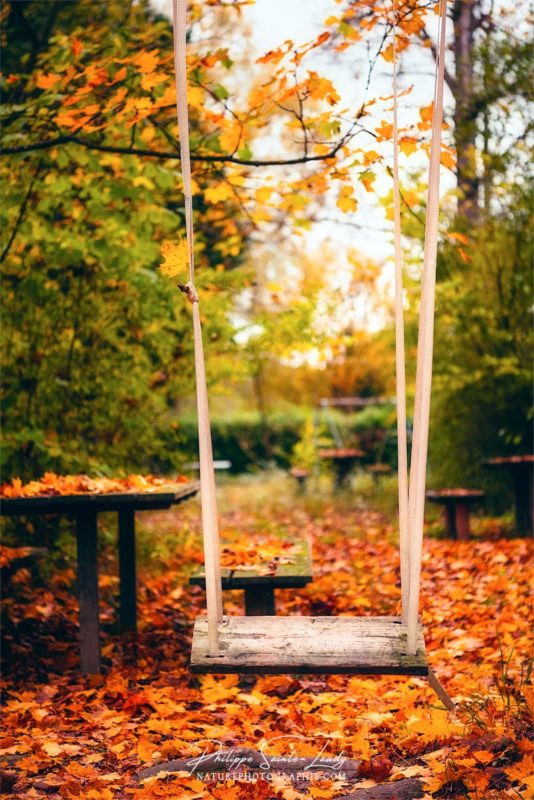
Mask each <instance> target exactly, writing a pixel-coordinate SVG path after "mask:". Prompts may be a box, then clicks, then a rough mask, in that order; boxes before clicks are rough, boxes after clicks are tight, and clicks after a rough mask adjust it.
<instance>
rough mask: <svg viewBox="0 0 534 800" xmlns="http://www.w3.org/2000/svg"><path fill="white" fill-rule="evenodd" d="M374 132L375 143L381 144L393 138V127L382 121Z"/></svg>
mask: <svg viewBox="0 0 534 800" xmlns="http://www.w3.org/2000/svg"><path fill="white" fill-rule="evenodd" d="M375 131H376V133H378V137H377V142H383V141H385V140H386V139H391V137H392V136H393V125H392V124H391V123H390V122H385V121H384V120H382V122H381V123H380V125H379V126H378V128H375Z"/></svg>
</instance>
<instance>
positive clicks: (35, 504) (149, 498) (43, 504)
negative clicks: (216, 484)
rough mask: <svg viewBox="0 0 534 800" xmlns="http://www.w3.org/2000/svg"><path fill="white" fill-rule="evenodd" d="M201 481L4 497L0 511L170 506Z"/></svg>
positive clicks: (64, 511) (69, 511)
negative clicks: (141, 488) (152, 489)
mask: <svg viewBox="0 0 534 800" xmlns="http://www.w3.org/2000/svg"><path fill="white" fill-rule="evenodd" d="M199 488H200V484H199V482H198V481H190V482H189V483H184V484H182V485H177V487H176V489H172V490H169V489H167V490H166V491H155V492H108V493H107V494H106V493H98V492H95V493H94V494H90V493H86V494H68V495H41V496H37V497H5V498H1V499H0V515H2V516H4V517H7V516H16V515H21V514H77V513H79V512H82V511H84V510H87V509H89V508H90V509H92V510H94V511H121V509H126V508H130V509H133V510H134V511H143V510H156V509H162V508H169V507H170V506H172V505H174V504H175V503H181V502H182V500H186V499H187V498H188V497H192V496H193V495H195V494H196V493H197V492H198V490H199Z"/></svg>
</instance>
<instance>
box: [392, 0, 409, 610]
mask: <svg viewBox="0 0 534 800" xmlns="http://www.w3.org/2000/svg"><path fill="white" fill-rule="evenodd" d="M395 22H396V3H395V2H394V6H393V218H394V222H395V360H396V374H397V461H398V484H399V489H398V490H399V543H400V567H401V593H402V621H403V622H404V623H406V621H407V616H408V597H409V588H410V564H409V559H410V546H409V528H408V442H407V434H406V358H405V352H404V309H403V301H404V292H403V281H402V274H403V257H402V242H401V213H400V208H401V205H400V189H399V185H400V181H399V123H398V113H397V112H398V87H397V27H396V24H395Z"/></svg>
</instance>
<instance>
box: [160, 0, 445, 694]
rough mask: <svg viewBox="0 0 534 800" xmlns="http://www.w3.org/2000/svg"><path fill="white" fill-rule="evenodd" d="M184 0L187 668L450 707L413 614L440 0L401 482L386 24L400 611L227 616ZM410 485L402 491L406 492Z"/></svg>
mask: <svg viewBox="0 0 534 800" xmlns="http://www.w3.org/2000/svg"><path fill="white" fill-rule="evenodd" d="M186 5H187V0H173V26H174V59H175V70H176V81H177V116H178V125H179V130H180V155H181V165H182V176H183V184H184V198H185V219H186V231H187V242H188V250H189V282H188V283H187V284H186V285H185V286H180V288H181V290H182V291H183V292H184V293H185V294H186V295H187V297H188V299H189V301H190V302H191V305H192V316H193V335H194V352H195V373H196V386H197V411H198V435H199V457H200V482H201V507H202V527H203V543H204V560H205V573H206V599H207V616H203V617H198V618H197V619H196V621H195V625H194V631H193V643H192V650H191V670H192V671H193V672H200V673H205V672H212V673H236V672H238V673H242V672H253V673H268V674H279V673H319V674H321V673H344V674H351V675H360V674H363V675H382V674H387V675H418V676H426V677H427V678H428V680H429V683H430V685H431V686H432V688H433V689H434V690H435V691H436V693H437V694H438V696H439V697H440V699H441V700H442V702H443V703H444V705H445V706H446V707H447V708H449V709H453V708H454V704H453V702H452V700H451V699H450V698H449V696H448V695H447V693H446V692H445V690H444V689H443V687H442V686H441V684H440V683H439V681H438V680H437V678H436V677H435V675H434V674H433V672H432V670H431V669H430V667H429V665H428V661H427V657H426V652H425V642H424V636H423V630H422V626H421V623H420V620H419V611H418V609H419V591H420V577H421V556H422V539H423V521H424V503H425V478H426V461H427V445H428V426H429V416H430V392H431V380H432V349H433V317H434V300H435V277H436V252H437V232H438V215H439V165H440V152H441V126H442V115H443V76H444V56H445V26H446V9H447V0H441V3H440V13H441V19H440V26H439V28H440V30H439V43H438V60H437V65H436V79H435V93H434V111H433V119H432V144H431V152H430V167H429V186H428V197H427V221H426V231H425V249H424V262H423V275H422V290H421V310H420V316H419V340H418V351H417V371H416V391H415V413H414V428H413V440H412V459H411V467H410V480H409V484H408V452H407V435H406V385H405V355H404V322H403V308H402V250H401V232H400V192H399V169H398V122H397V94H398V93H397V58H396V49H395V40H396V31H395V26H393V42H394V44H393V49H394V59H393V63H394V69H393V97H394V105H393V143H394V153H393V178H394V219H395V336H396V371H397V429H398V437H397V438H398V473H399V536H400V562H401V587H402V588H401V593H402V616H400V617H348V616H347V617H345V616H344V617H266V616H255V617H229V616H225V615H224V614H223V606H222V590H221V568H220V544H219V531H218V522H217V506H216V498H215V477H214V469H213V454H212V445H211V431H210V423H209V412H208V397H207V388H206V375H205V365H204V353H203V344H202V331H201V325H200V311H199V298H198V294H197V292H196V290H195V286H194V250H193V213H192V191H191V164H190V154H189V121H188V109H187V73H186ZM408 486H409V492H408Z"/></svg>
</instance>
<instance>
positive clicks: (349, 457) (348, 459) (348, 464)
mask: <svg viewBox="0 0 534 800" xmlns="http://www.w3.org/2000/svg"><path fill="white" fill-rule="evenodd" d="M319 456H320V457H321V458H324V459H327V460H328V461H331V462H332V464H333V467H334V470H335V480H336V487H337V488H341V487H342V486H343V484H344V483H345V482H346V480H347V478H348V476H349V474H350V472H351V471H352V469H353V467H354V465H355V464H356V462H357V461H359V460H360V459H361V458H363V457H364V456H365V453H364V452H363V450H357V449H356V448H355V447H329V448H326V449H324V450H319Z"/></svg>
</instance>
